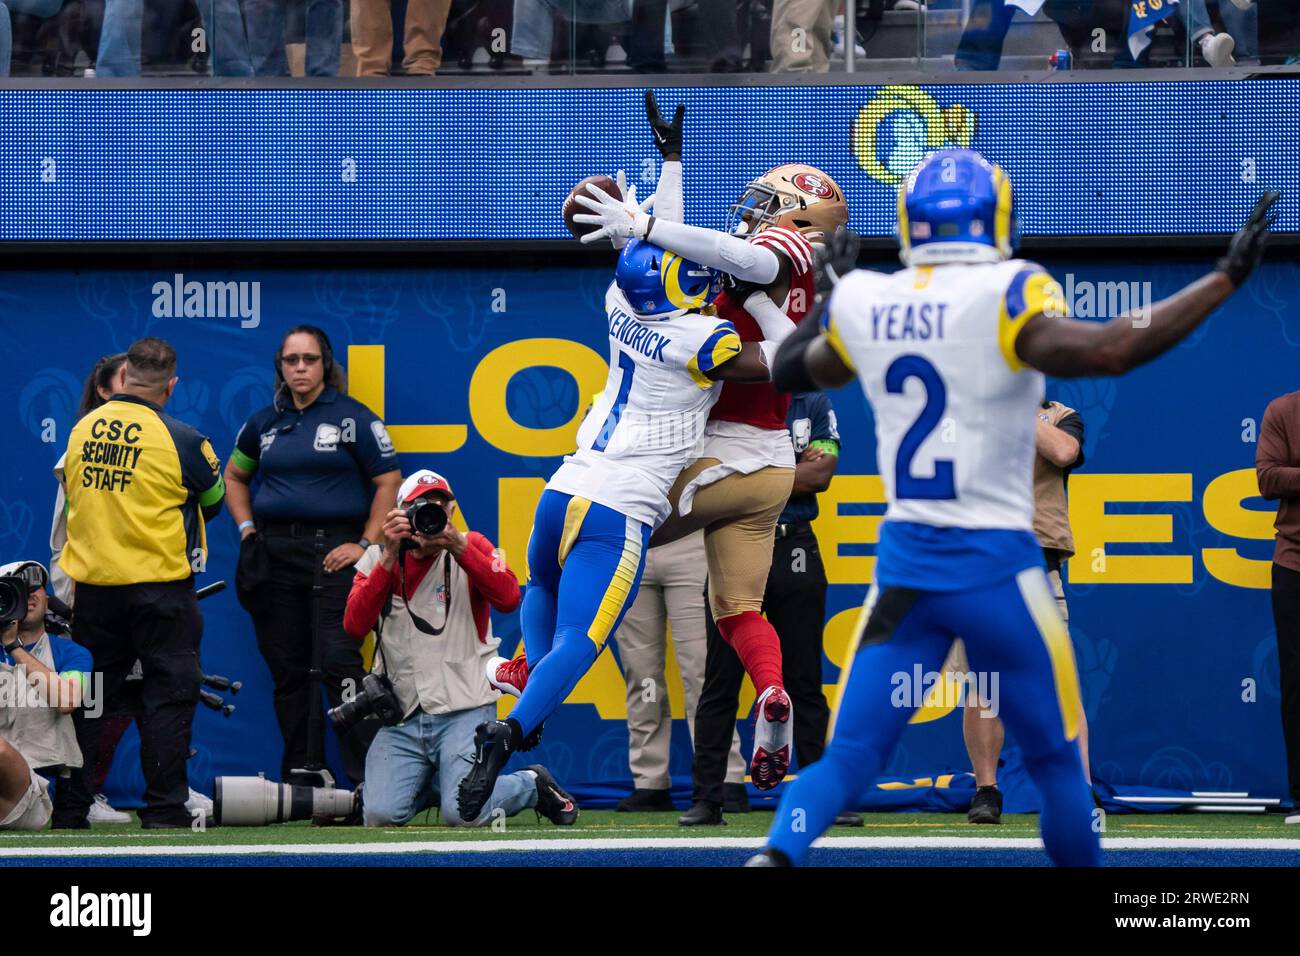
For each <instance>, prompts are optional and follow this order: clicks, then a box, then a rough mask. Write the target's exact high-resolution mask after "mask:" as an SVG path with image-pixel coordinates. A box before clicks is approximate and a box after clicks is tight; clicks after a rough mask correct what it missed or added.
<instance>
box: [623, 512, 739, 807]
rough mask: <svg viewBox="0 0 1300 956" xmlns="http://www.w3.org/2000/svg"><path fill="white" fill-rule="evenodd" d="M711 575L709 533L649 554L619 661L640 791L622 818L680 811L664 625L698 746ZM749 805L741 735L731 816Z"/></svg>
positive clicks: (726, 793)
mask: <svg viewBox="0 0 1300 956" xmlns="http://www.w3.org/2000/svg"><path fill="white" fill-rule="evenodd" d="M707 574H708V568H707V565H706V563H705V557H704V532H703V531H697V532H695V533H694V534H692V535H687V536H686V537H685V538H682V539H681V540H680V541H674V542H673V543H672V544H666V545H664V546H663V547H660V548H651V549H650V551H648V552H647V553H646V559H645V570H644V571H643V572H642V574H641V589H640V590H639V591H638V592H637V596H636V600H635V601H634V602H633V603H632V607H631V608H629V609H628V612H627V614H626V615H625V616H624V617H623V623H622V624H620V625H619V628H618V639H617V643H618V657H619V661H620V662H621V663H622V665H623V679H624V680H625V681H626V682H627V736H628V765H629V767H630V768H631V770H632V783H633V787H634V789H633V791H632V793H631V795H630V796H628V797H626V798H625V799H624V800H622V801H621V802H620V803H619V804H618V806H617V807H615V809H616V810H623V811H636V812H642V811H654V810H671V809H673V804H672V799H671V797H670V792H669V791H670V789H671V784H672V779H671V778H670V777H669V774H668V760H669V751H670V749H671V745H672V738H673V721H672V709H671V707H670V706H669V695H668V687H667V684H666V683H665V680H664V660H665V651H666V650H667V642H668V633H667V632H666V631H665V627H664V625H665V624H667V625H668V628H669V629H670V630H671V634H672V642H673V650H674V652H675V653H676V657H677V669H678V671H679V672H680V673H681V678H682V696H683V699H684V703H685V705H686V707H685V709H686V728H687V731H688V732H689V733H690V735H691V738H692V740H693V739H694V737H695V709H696V705H697V704H698V703H699V700H700V688H701V686H702V685H703V683H704V658H705V652H706V650H707V648H708V634H707V625H706V620H707V618H706V614H705V610H704V589H705V584H706V580H705V579H706V577H707ZM732 730H733V731H734V730H735V728H734V726H733V728H732ZM748 805H749V801H748V798H747V797H746V796H745V758H744V757H742V756H741V755H740V735H739V734H738V733H734V732H733V734H732V738H731V751H730V753H729V755H728V757H727V760H726V782H725V784H724V786H723V810H724V811H726V812H728V813H739V812H741V811H742V810H744V809H747V808H748Z"/></svg>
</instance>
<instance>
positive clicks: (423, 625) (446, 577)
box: [390, 551, 451, 637]
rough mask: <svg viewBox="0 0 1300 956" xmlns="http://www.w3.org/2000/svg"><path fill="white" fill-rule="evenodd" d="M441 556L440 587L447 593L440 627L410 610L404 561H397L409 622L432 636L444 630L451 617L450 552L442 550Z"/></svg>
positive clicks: (399, 580) (423, 632)
mask: <svg viewBox="0 0 1300 956" xmlns="http://www.w3.org/2000/svg"><path fill="white" fill-rule="evenodd" d="M442 558H443V563H442V589H443V593H444V594H446V595H447V603H446V605H445V606H444V607H443V612H442V626H441V627H434V626H433V625H432V624H430V623H429V622H428V621H426V620H425V619H424V618H422V617H420V615H418V614H416V613H415V612H414V611H412V610H411V598H410V596H409V595H408V594H407V593H406V562H405V561H403V560H401V559H400V558H399V560H398V562H397V581H398V584H399V585H400V586H401V589H402V590H401V594H402V603H403V604H405V605H406V615H407V617H409V618H410V619H411V623H412V624H414V625H415V629H416V630H417V631H420V632H421V633H422V634H428V635H430V636H432V637H437V636H438V635H440V634H441V633H442V632H443V631H445V630H446V629H447V621H448V620H450V619H451V554H450V553H449V552H447V551H444V552H443V553H442ZM390 600H391V598H390Z"/></svg>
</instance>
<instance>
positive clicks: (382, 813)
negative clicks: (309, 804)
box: [365, 704, 537, 827]
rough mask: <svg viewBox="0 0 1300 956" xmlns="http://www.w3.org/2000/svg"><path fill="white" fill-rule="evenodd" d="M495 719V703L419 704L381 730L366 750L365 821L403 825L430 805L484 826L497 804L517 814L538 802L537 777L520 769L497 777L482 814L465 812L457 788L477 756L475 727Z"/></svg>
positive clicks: (452, 822)
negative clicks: (472, 816)
mask: <svg viewBox="0 0 1300 956" xmlns="http://www.w3.org/2000/svg"><path fill="white" fill-rule="evenodd" d="M495 719H496V705H495V704H484V705H483V706H482V707H475V708H472V709H470V710H456V711H452V712H451V713H449V714H428V713H425V712H424V711H423V710H419V711H416V712H415V714H414V715H412V716H411V717H408V718H407V719H406V720H405V721H404V722H402V723H400V724H398V725H397V726H396V727H385V728H383V729H382V730H380V731H379V733H378V734H376V735H375V741H374V743H372V744H371V745H370V751H369V752H368V753H367V754H366V791H365V818H366V819H365V823H366V826H368V827H389V826H399V827H400V826H402V825H404V824H406V823H409V822H410V821H411V820H412V819H414V817H415V815H416V814H417V813H419V812H420V811H421V810H425V809H428V808H429V807H438V808H439V809H440V811H441V813H442V818H443V820H445V821H446V822H447V824H448V825H449V826H453V827H458V826H483V825H485V824H488V823H491V822H492V820H493V815H494V813H495V811H496V810H497V809H500V810H502V811H503V812H504V813H505V815H506V816H508V817H512V816H514V815H515V814H516V813H518V812H519V811H520V810H524V809H527V808H528V807H532V806H536V805H537V780H536V778H535V777H534V776H533V775H532V774H531V773H526V772H524V771H518V772H516V773H511V774H503V775H502V776H500V777H498V778H497V783H496V787H494V788H493V790H492V798H491V799H490V800H488V802H487V805H486V806H484V807H483V812H482V813H481V814H479V818H478V820H476V821H474V822H472V823H466V822H465V821H464V820H462V819H461V818H460V811H459V810H458V809H457V802H456V790H457V788H458V787H459V786H460V782H461V780H463V779H464V778H465V775H466V774H468V773H469V768H470V765H471V764H472V763H473V762H474V728H476V727H477V726H478V725H479V724H481V723H484V722H485V721H489V720H495Z"/></svg>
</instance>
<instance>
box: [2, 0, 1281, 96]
mask: <svg viewBox="0 0 1300 956" xmlns="http://www.w3.org/2000/svg"><path fill="white" fill-rule="evenodd" d="M1131 6H1133V5H1130V4H1128V3H1127V2H1125V0H1046V2H1044V0H965V4H963V2H962V0H928V2H927V0H858V2H857V3H856V4H855V5H854V12H855V14H856V16H855V17H854V20H855V22H854V25H853V27H854V29H853V31H852V32H853V34H854V38H855V42H854V45H853V52H854V53H855V59H854V61H853V66H852V67H851V68H853V69H872V68H888V69H908V68H912V67H922V66H923V67H924V68H926V69H944V68H953V67H955V68H956V69H961V70H996V69H998V68H999V67H1000V66H1006V65H1021V66H1023V65H1025V64H1026V63H1027V62H1028V63H1029V64H1031V65H1033V66H1036V67H1037V68H1041V67H1042V66H1044V65H1045V64H1046V62H1047V57H1048V55H1049V54H1052V51H1053V49H1055V48H1060V49H1061V50H1062V51H1066V52H1069V53H1070V55H1071V57H1072V63H1073V64H1074V65H1076V66H1078V67H1086V68H1101V67H1111V66H1115V67H1124V66H1153V65H1173V66H1179V65H1181V66H1197V65H1208V66H1211V67H1223V66H1231V65H1233V64H1242V65H1251V64H1259V63H1263V64H1277V63H1283V62H1290V61H1291V60H1292V59H1293V58H1294V56H1295V55H1296V54H1297V53H1300V22H1297V19H1296V17H1295V16H1294V10H1293V8H1292V5H1291V4H1290V2H1289V0H1184V2H1183V3H1181V4H1178V5H1177V6H1176V7H1169V8H1168V9H1167V13H1172V12H1173V11H1174V10H1177V11H1178V15H1177V16H1170V17H1167V18H1166V19H1160V20H1155V21H1153V22H1152V24H1151V26H1152V27H1153V28H1154V32H1153V33H1151V34H1150V35H1149V36H1148V34H1145V33H1143V34H1138V35H1137V37H1134V39H1133V40H1132V41H1131V40H1130V31H1131V30H1132V29H1133V24H1132V23H1131V21H1130V20H1129V10H1130V8H1131ZM1040 8H1041V9H1040ZM1030 11H1032V12H1034V13H1035V14H1037V16H1036V17H1035V19H1034V21H1032V22H1030V21H1028V19H1027V17H1028V15H1029V12H1030ZM922 18H925V22H924V23H923V22H922ZM1053 21H1054V22H1055V24H1056V26H1057V27H1058V28H1059V34H1058V33H1057V32H1056V31H1053V30H1052V29H1051V27H1050V23H1051V22H1053ZM1043 26H1047V27H1048V29H1047V32H1045V33H1044V32H1042V31H1041V29H1037V28H1041V27H1043ZM1031 28H1035V32H1034V33H1033V37H1034V39H1033V41H1032V42H1031V43H1030V44H1029V46H1028V47H1026V49H1025V50H1023V51H1022V52H1023V53H1032V54H1033V56H1032V57H1029V59H1028V60H1026V58H1025V57H1024V56H1019V57H1018V58H1017V60H1016V63H1015V64H1004V63H1003V48H1004V44H1005V43H1006V41H1007V39H1008V36H1009V35H1012V34H1025V35H1029V34H1028V31H1029V30H1030V29H1031ZM848 32H849V31H848V29H847V27H846V24H845V5H844V3H843V0H350V2H349V3H344V2H343V0H0V76H7V75H9V74H10V73H11V72H12V74H13V75H28V76H64V77H66V76H86V77H92V76H103V77H131V76H140V75H155V76H186V75H188V76H193V75H196V74H197V75H213V76H245V77H252V76H257V77H277V76H289V75H297V76H301V75H306V76H321V77H325V76H386V75H390V74H394V73H395V74H399V75H406V76H430V75H433V74H436V73H439V72H453V73H454V72H486V73H497V74H528V73H548V72H549V73H572V72H585V73H604V72H630V73H661V72H714V73H729V72H742V71H748V72H755V73H760V72H769V71H770V72H773V73H798V72H827V71H829V70H843V69H846V68H848V67H847V66H846V63H845V56H846V53H847V52H848V51H847V49H846V43H845V34H846V33H848ZM1138 37H1140V40H1139V39H1138Z"/></svg>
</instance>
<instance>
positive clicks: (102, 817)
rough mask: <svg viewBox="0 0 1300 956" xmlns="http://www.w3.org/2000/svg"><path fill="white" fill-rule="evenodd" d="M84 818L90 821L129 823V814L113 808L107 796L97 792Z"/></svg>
mask: <svg viewBox="0 0 1300 956" xmlns="http://www.w3.org/2000/svg"><path fill="white" fill-rule="evenodd" d="M86 819H87V820H89V821H90V822H91V823H130V822H131V814H129V813H123V812H122V811H121V810H114V809H113V806H112V804H110V803H109V802H108V797H106V796H104V795H103V794H102V793H97V794H95V802H94V803H92V804H91V805H90V812H89V813H88V814H86Z"/></svg>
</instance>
